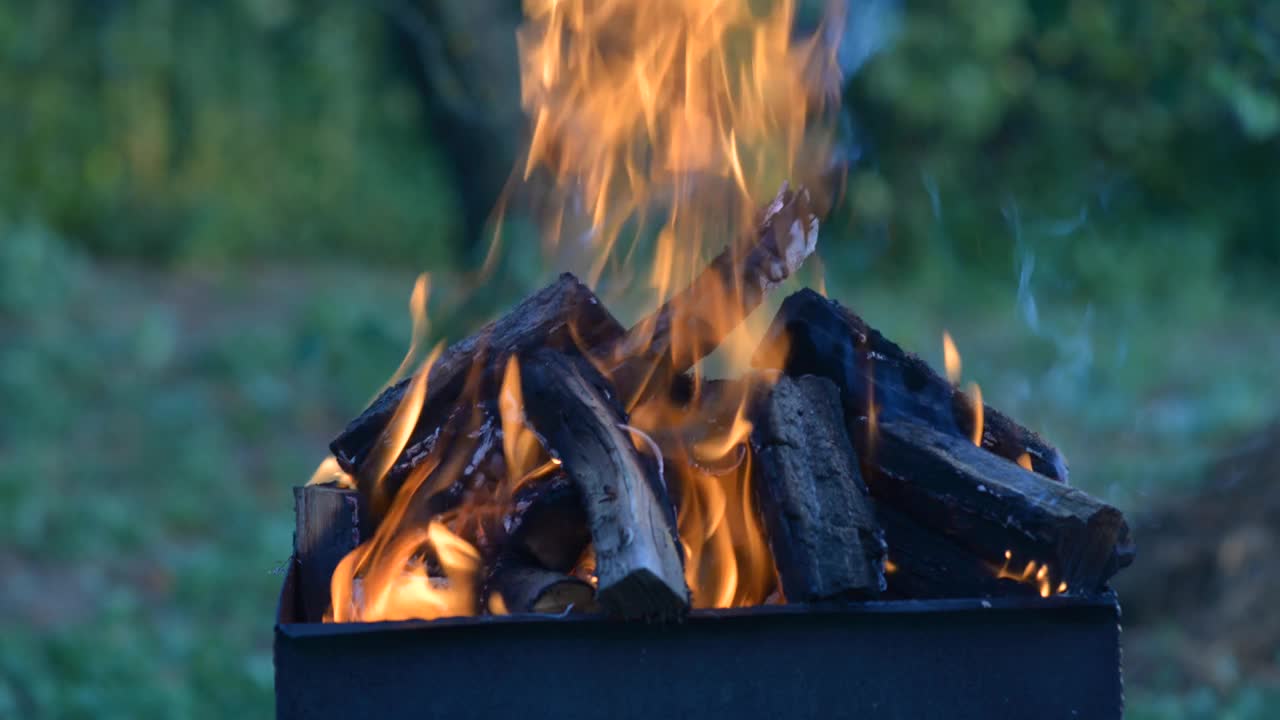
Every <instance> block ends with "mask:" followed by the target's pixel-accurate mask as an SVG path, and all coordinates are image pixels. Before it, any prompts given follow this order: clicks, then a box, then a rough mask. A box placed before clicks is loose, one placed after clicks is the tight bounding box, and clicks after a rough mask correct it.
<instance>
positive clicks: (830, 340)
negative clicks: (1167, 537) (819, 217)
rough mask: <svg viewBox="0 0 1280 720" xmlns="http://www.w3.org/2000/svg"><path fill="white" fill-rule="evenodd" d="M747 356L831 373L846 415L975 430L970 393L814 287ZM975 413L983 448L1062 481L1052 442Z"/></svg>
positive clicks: (964, 432) (964, 433) (794, 369)
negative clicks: (1022, 461) (1025, 462)
mask: <svg viewBox="0 0 1280 720" xmlns="http://www.w3.org/2000/svg"><path fill="white" fill-rule="evenodd" d="M752 362H753V364H754V365H755V366H756V367H765V368H778V369H782V370H784V371H785V372H786V373H787V374H788V375H792V376H797V375H821V376H822V377H826V378H829V379H831V380H832V381H833V382H835V384H836V385H837V386H838V387H839V388H840V391H841V394H842V396H843V399H844V408H845V416H846V418H850V419H852V418H857V417H863V416H867V415H868V414H869V413H871V412H874V413H875V415H876V417H877V418H878V419H879V420H882V421H893V420H906V421H913V422H919V423H923V424H926V425H929V426H930V427H933V428H936V429H938V430H940V431H943V432H947V433H949V434H951V435H954V436H956V437H972V435H973V431H974V426H975V420H976V418H975V415H976V413H975V412H974V408H973V400H971V399H970V398H969V396H968V395H966V394H965V393H963V392H960V391H959V390H957V389H956V388H955V387H954V386H952V385H951V383H950V382H948V381H947V380H946V379H944V378H942V377H941V376H939V375H938V374H937V373H935V372H934V371H933V369H932V368H930V367H929V365H928V364H927V363H925V362H924V361H923V360H921V359H920V358H919V357H917V356H915V355H912V354H911V353H908V352H906V351H904V350H903V349H902V348H900V347H898V346H897V345H896V344H894V343H893V342H891V341H890V340H888V339H887V338H885V337H884V336H883V335H881V334H880V332H879V331H877V330H876V329H874V328H872V327H871V326H869V325H867V324H866V323H865V322H863V320H862V318H860V317H858V316H857V315H855V314H853V313H852V312H850V311H849V310H848V309H846V308H845V307H843V306H842V305H840V304H839V303H837V302H835V301H834V300H828V299H827V298H824V297H822V296H821V295H819V294H818V293H816V292H814V291H813V290H809V289H805V290H800V291H799V292H796V293H795V294H793V295H791V296H790V297H788V298H787V299H786V300H785V301H784V302H783V303H782V307H781V308H780V309H779V310H778V315H777V317H776V318H774V321H773V324H772V325H771V326H770V328H769V331H768V333H767V334H766V335H765V339H764V340H763V341H762V343H761V345H760V349H759V350H757V352H756V356H755V358H753V360H752ZM873 400H874V405H873ZM873 407H874V410H872V408H873ZM981 417H982V418H983V423H982V447H983V448H985V449H987V450H990V451H991V452H993V453H995V454H996V455H999V456H1001V457H1004V458H1007V459H1009V460H1012V461H1014V462H1017V461H1018V460H1019V459H1020V458H1022V456H1023V455H1024V454H1026V455H1027V456H1028V457H1029V459H1030V462H1031V467H1032V469H1033V470H1035V471H1036V472H1038V473H1040V474H1041V475H1044V476H1046V477H1049V478H1052V479H1054V480H1061V481H1063V482H1066V481H1067V479H1068V473H1067V463H1066V459H1065V458H1064V457H1063V456H1062V453H1060V452H1058V450H1057V448H1055V447H1053V446H1052V445H1050V444H1049V443H1047V442H1045V441H1044V440H1043V439H1041V438H1040V436H1039V435H1037V434H1036V433H1034V432H1032V431H1030V430H1028V429H1026V428H1025V427H1022V426H1021V425H1019V424H1018V423H1016V422H1014V421H1013V420H1011V419H1010V418H1008V417H1007V416H1005V415H1004V414H1002V413H1000V412H999V411H997V410H995V409H993V408H991V407H990V406H985V405H984V406H983V407H982V413H981ZM856 441H857V438H855V442H856Z"/></svg>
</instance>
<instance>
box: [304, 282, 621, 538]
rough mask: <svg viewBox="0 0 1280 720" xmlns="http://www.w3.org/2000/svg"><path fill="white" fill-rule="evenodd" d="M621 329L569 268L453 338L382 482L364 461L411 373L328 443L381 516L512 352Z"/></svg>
mask: <svg viewBox="0 0 1280 720" xmlns="http://www.w3.org/2000/svg"><path fill="white" fill-rule="evenodd" d="M623 334H624V330H623V328H622V326H621V325H619V324H618V322H617V320H615V319H614V318H613V316H612V315H610V314H609V311H608V310H607V309H605V307H604V305H603V304H602V303H601V302H600V301H599V300H598V299H597V298H596V296H595V294H593V293H592V292H591V291H590V290H589V289H587V287H586V286H585V285H583V284H582V283H581V282H579V281H578V279H577V278H575V277H574V276H573V275H570V274H569V273H565V274H563V275H561V276H560V278H559V279H558V280H557V281H556V282H554V283H552V284H551V285H549V286H547V287H545V288H543V289H542V290H540V291H538V292H537V293H534V294H533V295H531V296H529V297H528V298H526V299H525V300H524V301H523V302H521V303H520V304H518V305H517V306H516V307H515V308H513V309H512V310H511V312H509V313H507V314H506V315H505V316H503V317H502V318H500V319H498V320H496V321H494V322H492V323H489V324H488V325H486V326H485V327H484V328H482V329H481V330H480V331H479V332H477V333H476V334H474V335H472V336H471V337H469V338H467V339H465V340H462V341H460V342H458V343H456V344H454V345H452V346H450V347H449V348H448V349H447V350H446V351H445V352H444V353H442V354H441V356H440V357H439V358H438V359H437V360H436V362H435V363H434V364H433V365H432V366H431V369H430V371H429V373H428V376H427V388H426V396H425V397H424V398H423V403H422V411H421V413H420V415H419V417H418V422H417V424H416V425H415V427H414V429H413V431H412V432H411V433H410V436H409V441H408V443H407V445H406V447H408V448H410V449H411V457H410V461H409V465H408V466H407V467H406V466H405V465H404V463H403V462H401V463H399V465H400V466H401V467H400V469H399V471H398V472H397V473H395V474H392V475H390V476H389V477H388V478H386V480H385V481H383V482H382V483H381V484H379V481H380V480H382V478H376V477H369V475H371V474H375V473H371V472H370V471H369V468H367V467H365V463H366V461H367V460H368V459H369V457H370V455H371V454H372V453H373V451H374V449H375V448H377V447H378V446H379V445H380V443H384V442H386V441H387V438H386V436H385V430H386V429H387V425H388V424H389V423H390V421H391V418H392V417H393V416H394V415H395V412H396V409H397V408H398V407H399V406H400V403H401V401H402V400H403V399H404V397H405V394H406V392H407V390H408V387H409V383H410V380H411V378H405V379H404V380H401V381H400V382H398V383H396V384H394V385H392V386H391V387H389V388H387V389H386V390H384V391H383V392H382V394H381V395H379V396H378V398H377V399H376V400H374V401H373V403H372V404H371V405H370V406H369V407H368V408H367V409H366V410H365V411H364V412H363V413H361V415H360V416H359V417H357V418H356V419H355V420H353V421H351V423H350V424H349V425H348V426H347V428H346V429H345V430H343V432H342V434H341V435H339V436H338V437H337V438H335V439H334V440H333V442H332V443H330V445H329V448H330V450H331V451H332V452H333V455H334V457H335V458H337V460H338V464H339V465H340V466H342V469H343V470H345V471H347V472H348V473H350V474H351V475H352V476H354V477H355V478H356V483H357V487H359V489H360V491H361V494H362V496H364V497H365V499H366V502H368V503H369V504H370V507H369V516H370V517H371V518H373V519H374V520H376V519H378V518H381V517H382V515H383V514H384V513H385V512H386V509H387V507H388V506H389V505H390V502H391V500H392V499H393V498H394V497H395V495H396V493H397V492H398V491H399V487H400V485H399V484H397V483H403V480H404V478H405V477H407V476H408V475H409V473H410V471H412V469H413V467H414V464H413V460H412V458H423V457H426V456H427V455H428V454H429V453H430V451H431V449H432V448H434V447H435V446H436V444H437V443H438V441H439V433H440V430H441V427H442V426H444V425H446V424H447V421H448V419H449V418H450V416H451V414H453V413H454V412H455V411H456V410H457V409H458V408H459V407H460V406H462V405H467V404H468V403H461V402H460V399H461V398H462V397H463V396H464V395H466V396H471V397H474V398H475V399H477V400H478V399H481V398H483V397H485V396H487V395H489V394H492V392H489V391H488V390H491V389H492V388H490V387H489V386H496V384H497V382H498V379H499V378H500V377H501V373H502V370H503V367H504V363H505V362H506V359H507V358H508V357H510V356H511V355H514V354H519V353H521V352H525V351H528V350H531V349H533V348H537V347H543V346H546V347H551V348H556V349H558V350H564V351H574V350H579V349H583V348H592V347H601V346H604V345H606V344H608V343H610V342H612V341H614V340H616V339H618V338H620V337H622V335H623ZM464 390H466V392H464ZM401 457H403V456H401ZM395 466H396V464H393V467H395Z"/></svg>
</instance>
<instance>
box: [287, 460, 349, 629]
mask: <svg viewBox="0 0 1280 720" xmlns="http://www.w3.org/2000/svg"><path fill="white" fill-rule="evenodd" d="M293 503H294V523H295V529H294V534H293V557H294V560H295V561H296V562H297V564H298V591H299V594H300V595H301V597H300V598H299V600H300V605H301V608H302V614H303V617H304V618H305V619H306V621H307V622H320V620H321V619H323V618H324V614H325V612H327V611H328V610H329V603H330V599H329V582H330V578H331V577H332V576H333V569H334V568H336V567H338V563H339V562H341V561H342V558H344V557H346V555H347V553H349V552H351V551H352V550H354V549H355V547H356V546H357V545H359V544H360V498H359V496H358V495H357V494H356V493H355V491H353V490H345V489H342V488H339V487H337V486H336V485H307V486H305V487H296V488H294V489H293Z"/></svg>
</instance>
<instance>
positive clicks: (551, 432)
mask: <svg viewBox="0 0 1280 720" xmlns="http://www.w3.org/2000/svg"><path fill="white" fill-rule="evenodd" d="M521 375H522V377H521V380H522V385H523V388H524V399H525V414H526V416H527V418H528V419H529V421H530V423H531V424H532V425H533V427H534V429H535V430H536V431H537V432H538V433H539V435H541V436H542V438H543V439H544V440H545V442H546V445H547V447H548V450H549V451H550V452H551V453H552V455H553V456H554V457H556V458H558V459H559V460H560V461H561V462H562V464H563V467H564V470H565V472H566V473H567V474H568V476H569V477H570V478H571V479H572V480H573V481H574V483H575V484H576V485H577V486H578V488H579V490H580V491H581V492H582V496H583V500H584V501H585V505H586V511H587V516H588V518H589V519H590V524H591V537H592V541H593V546H594V550H595V555H596V575H597V577H598V578H599V585H598V593H597V597H598V598H599V600H600V603H601V604H602V605H603V606H604V607H605V608H606V609H608V610H609V611H610V612H611V613H613V614H615V615H619V616H622V617H626V618H639V617H644V618H673V617H677V616H680V615H681V614H683V613H684V612H685V611H686V610H687V609H688V605H689V590H688V588H687V587H686V586H685V581H684V567H683V557H682V550H681V545H680V541H679V538H678V537H677V535H676V533H675V512H674V509H673V507H672V504H671V501H670V499H669V498H668V497H667V492H666V488H665V486H664V485H663V481H662V478H661V477H660V475H659V473H658V470H657V468H656V466H655V465H654V464H653V463H652V462H650V461H649V460H648V459H647V458H644V457H642V456H641V455H640V454H639V453H638V452H637V451H636V448H635V446H634V445H633V444H632V440H631V438H630V436H629V434H628V432H627V430H625V429H624V426H625V422H626V416H625V415H624V413H623V412H622V410H621V408H620V406H619V404H618V401H617V399H616V398H615V397H614V396H613V393H612V392H611V390H610V388H609V385H608V383H607V382H606V381H605V380H604V379H603V378H602V377H601V376H600V375H599V374H598V373H596V372H595V370H594V369H593V368H592V367H591V366H590V365H589V364H588V363H586V362H585V361H582V360H578V359H575V358H573V357H571V356H568V355H565V354H563V353H559V352H554V351H539V352H536V353H533V354H532V355H530V356H528V357H527V358H522V359H521Z"/></svg>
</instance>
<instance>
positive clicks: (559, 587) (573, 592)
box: [488, 561, 600, 615]
mask: <svg viewBox="0 0 1280 720" xmlns="http://www.w3.org/2000/svg"><path fill="white" fill-rule="evenodd" d="M489 593H490V601H489V603H488V605H489V607H490V609H491V610H492V609H493V607H494V605H495V601H494V600H493V594H494V593H496V594H497V595H498V596H499V597H501V598H502V600H501V606H502V607H504V608H506V610H507V612H512V613H547V614H554V615H562V614H565V613H569V612H574V613H594V612H598V611H599V609H600V605H599V603H597V602H596V591H595V588H593V587H591V585H590V584H588V583H586V582H585V581H583V580H580V579H578V578H576V577H574V576H572V575H566V574H564V573H559V572H555V571H553V570H547V569H545V568H540V567H537V566H534V565H529V564H524V563H520V562H517V561H507V562H503V563H499V564H498V565H497V566H496V567H495V568H494V570H493V572H492V573H491V574H490V576H489Z"/></svg>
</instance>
